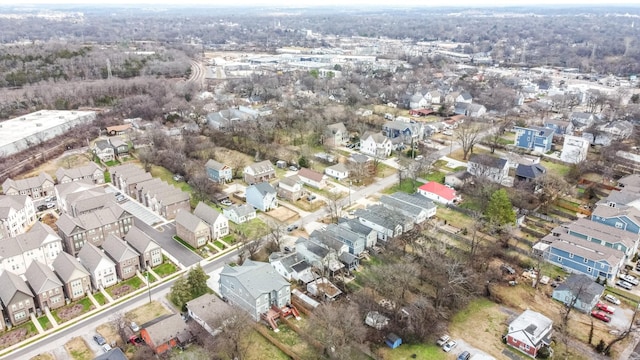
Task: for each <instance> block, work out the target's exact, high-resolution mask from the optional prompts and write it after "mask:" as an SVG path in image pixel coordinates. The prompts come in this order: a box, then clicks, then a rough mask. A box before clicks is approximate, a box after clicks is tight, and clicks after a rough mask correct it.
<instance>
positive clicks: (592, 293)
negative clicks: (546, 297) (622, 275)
mask: <svg viewBox="0 0 640 360" xmlns="http://www.w3.org/2000/svg"><path fill="white" fill-rule="evenodd" d="M603 293H604V286H602V285H600V284H598V283H596V282H595V281H593V279H592V278H590V277H588V276H587V275H584V274H574V275H571V276H569V278H567V280H565V282H564V283H562V284H560V285H559V286H558V287H557V288H555V289H554V290H553V295H552V298H553V299H555V300H558V301H560V302H562V303H564V304H565V305H569V304H570V303H571V302H572V301H573V300H574V299H575V304H574V305H573V307H574V308H576V309H578V310H580V311H582V312H585V313H588V312H589V311H591V309H593V307H594V306H596V304H597V303H598V300H599V299H600V297H601V296H602V294H603Z"/></svg>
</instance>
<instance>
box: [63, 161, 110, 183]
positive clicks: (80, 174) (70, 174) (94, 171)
mask: <svg viewBox="0 0 640 360" xmlns="http://www.w3.org/2000/svg"><path fill="white" fill-rule="evenodd" d="M56 179H57V180H58V184H64V183H68V182H71V181H78V180H88V181H91V182H93V183H94V184H104V170H102V168H100V167H99V166H98V165H97V164H96V163H94V162H89V163H88V164H87V165H84V166H78V167H74V168H70V169H65V168H59V169H58V170H56Z"/></svg>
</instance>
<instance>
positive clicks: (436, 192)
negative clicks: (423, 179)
mask: <svg viewBox="0 0 640 360" xmlns="http://www.w3.org/2000/svg"><path fill="white" fill-rule="evenodd" d="M418 194H420V195H422V196H424V197H426V198H427V199H430V200H432V201H435V202H437V203H441V204H445V205H446V204H453V203H454V202H456V201H458V196H457V195H456V191H455V190H454V189H452V188H449V187H446V186H444V185H442V184H440V183H437V182H435V181H429V182H428V183H426V184H423V185H421V186H420V187H419V188H418Z"/></svg>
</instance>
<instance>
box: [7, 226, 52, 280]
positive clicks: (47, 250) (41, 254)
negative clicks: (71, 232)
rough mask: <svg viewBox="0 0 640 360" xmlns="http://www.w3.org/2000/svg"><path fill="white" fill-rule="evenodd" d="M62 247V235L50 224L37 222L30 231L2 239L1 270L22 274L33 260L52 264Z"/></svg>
mask: <svg viewBox="0 0 640 360" xmlns="http://www.w3.org/2000/svg"><path fill="white" fill-rule="evenodd" d="M62 249H63V246H62V239H61V238H60V236H58V234H56V233H55V231H53V229H51V228H50V227H49V226H48V225H46V224H44V223H41V222H36V223H35V224H34V225H33V226H32V227H31V229H29V231H28V232H26V233H24V234H18V235H16V236H11V237H8V238H6V239H2V246H0V270H6V271H11V272H13V273H14V274H18V275H22V274H24V273H25V271H27V268H28V267H29V265H31V263H32V262H33V261H39V262H41V263H43V264H46V265H49V266H51V264H53V262H54V261H55V259H56V257H57V256H58V254H60V253H61V252H62Z"/></svg>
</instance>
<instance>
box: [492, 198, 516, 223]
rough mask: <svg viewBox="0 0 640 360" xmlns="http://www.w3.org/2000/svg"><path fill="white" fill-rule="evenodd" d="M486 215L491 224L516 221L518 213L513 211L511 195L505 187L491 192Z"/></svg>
mask: <svg viewBox="0 0 640 360" xmlns="http://www.w3.org/2000/svg"><path fill="white" fill-rule="evenodd" d="M485 217H486V219H487V222H488V223H489V224H490V225H491V226H497V227H502V226H504V225H508V224H514V223H515V222H516V213H515V212H514V211H513V205H511V200H509V196H508V195H507V192H506V191H505V190H504V189H500V190H498V191H496V192H494V193H493V194H491V199H490V200H489V204H488V205H487V210H486V212H485Z"/></svg>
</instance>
